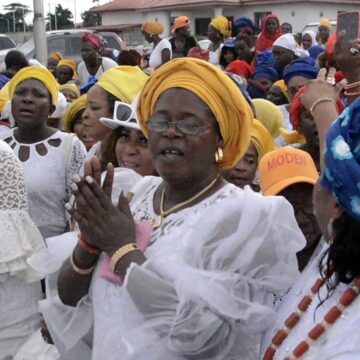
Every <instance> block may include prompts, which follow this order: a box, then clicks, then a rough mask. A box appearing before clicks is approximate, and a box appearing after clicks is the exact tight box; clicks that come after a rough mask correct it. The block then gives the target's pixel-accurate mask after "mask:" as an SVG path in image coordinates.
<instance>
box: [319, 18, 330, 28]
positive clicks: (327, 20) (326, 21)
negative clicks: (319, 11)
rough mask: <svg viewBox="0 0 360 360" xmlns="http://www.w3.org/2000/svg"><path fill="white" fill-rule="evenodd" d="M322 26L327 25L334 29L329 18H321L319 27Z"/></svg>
mask: <svg viewBox="0 0 360 360" xmlns="http://www.w3.org/2000/svg"><path fill="white" fill-rule="evenodd" d="M320 26H326V27H327V28H329V29H330V30H331V29H332V25H331V22H330V20H329V19H321V21H320V23H319V27H320Z"/></svg>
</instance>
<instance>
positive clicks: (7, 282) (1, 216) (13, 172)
mask: <svg viewBox="0 0 360 360" xmlns="http://www.w3.org/2000/svg"><path fill="white" fill-rule="evenodd" d="M27 209H28V208H27V194H26V188H25V180H24V174H23V170H22V166H21V164H20V162H19V160H18V159H17V158H16V157H15V155H14V153H13V152H12V150H11V148H10V147H9V146H8V145H7V144H5V143H4V142H3V141H0V359H12V356H13V355H14V354H15V353H16V351H17V349H18V348H19V347H20V346H21V345H22V344H23V343H24V342H25V341H26V340H27V338H28V337H29V336H30V334H31V333H32V332H33V331H34V330H35V329H36V328H38V327H39V326H40V316H39V314H38V307H37V302H38V300H40V298H41V287H40V279H41V274H39V273H37V272H36V271H34V270H33V269H31V268H30V267H29V266H28V265H27V263H26V259H27V257H28V256H30V255H32V254H33V253H35V252H36V251H39V250H40V249H42V248H44V246H45V243H44V241H43V239H42V237H41V235H40V232H39V230H38V229H37V227H36V225H35V224H34V223H33V222H32V221H31V219H30V217H29V214H28V212H27Z"/></svg>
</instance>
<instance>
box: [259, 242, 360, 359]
mask: <svg viewBox="0 0 360 360" xmlns="http://www.w3.org/2000/svg"><path fill="white" fill-rule="evenodd" d="M327 247H328V245H327V244H324V246H323V251H321V252H320V254H319V255H318V256H317V258H315V259H313V260H312V261H311V263H310V264H308V266H307V267H306V269H305V270H304V271H303V272H302V274H301V277H300V278H299V280H298V281H297V282H296V284H295V285H294V286H293V288H292V289H291V291H290V292H289V294H288V295H286V296H285V298H284V299H283V302H282V305H281V306H280V308H279V310H278V316H277V318H276V323H275V326H274V327H273V329H272V330H270V331H268V333H267V335H266V337H265V338H264V342H263V344H262V348H263V351H265V349H266V348H267V347H268V346H269V345H270V344H271V339H272V338H273V336H274V335H275V333H276V332H277V330H279V329H280V328H281V327H283V325H284V321H285V320H286V318H287V317H288V316H289V315H290V314H291V313H292V312H294V311H295V310H296V307H297V305H298V304H299V302H300V301H301V299H302V298H303V297H304V296H305V295H309V293H310V288H311V287H312V286H313V285H314V283H315V281H316V279H318V278H319V276H320V275H319V262H320V260H321V258H322V257H323V254H324V251H325V250H326V248H327ZM349 286H351V284H349V285H347V284H339V285H338V286H337V287H336V289H335V291H334V293H333V294H332V295H331V296H330V298H329V299H328V300H326V301H325V302H324V303H323V304H322V305H321V306H319V304H320V301H321V300H324V299H325V298H326V297H327V289H326V286H322V288H321V289H320V298H319V297H318V296H315V298H314V300H313V301H312V303H311V305H310V306H309V308H308V310H307V311H306V312H305V313H304V314H303V315H302V317H301V319H300V321H299V323H298V324H297V325H296V326H295V327H294V329H293V330H291V332H290V333H289V335H288V337H287V338H286V339H285V341H284V342H283V343H282V345H281V346H280V348H279V350H278V351H277V353H276V355H275V357H274V360H283V359H285V358H286V357H287V356H289V355H290V354H291V352H292V351H293V350H294V349H295V347H296V346H297V345H298V344H299V343H300V342H301V341H303V340H305V339H306V337H307V334H308V333H309V331H310V330H311V329H312V328H313V327H314V326H315V325H316V324H318V323H320V322H321V321H322V320H323V318H324V315H325V314H326V313H327V312H328V311H329V310H330V309H331V308H332V307H333V306H335V305H336V304H337V303H338V301H339V300H340V298H341V296H342V295H343V293H344V291H345V290H346V289H347V288H348V287H349ZM359 329H360V298H359V297H358V298H356V299H355V300H354V302H353V303H352V304H351V305H350V306H348V307H347V308H346V310H345V311H344V313H343V315H341V316H340V318H339V319H338V320H337V321H336V322H335V323H334V324H333V325H331V326H330V327H329V328H328V329H327V330H326V332H325V333H324V334H322V335H321V336H320V338H319V339H318V340H317V341H315V342H313V343H312V344H311V346H310V349H309V350H308V351H307V352H306V353H305V354H304V355H303V356H302V357H301V360H319V359H321V360H330V359H331V360H358V359H360V331H359Z"/></svg>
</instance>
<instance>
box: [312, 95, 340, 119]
mask: <svg viewBox="0 0 360 360" xmlns="http://www.w3.org/2000/svg"><path fill="white" fill-rule="evenodd" d="M323 102H332V103H333V104H334V105H335V106H336V102H335V100H334V99H332V98H330V97H323V98H320V99H317V100H316V101H315V102H314V103H313V104H312V105H311V106H310V110H309V111H310V114H311V115H312V116H313V117H314V110H315V108H316V107H317V106H318V105H319V104H321V103H323Z"/></svg>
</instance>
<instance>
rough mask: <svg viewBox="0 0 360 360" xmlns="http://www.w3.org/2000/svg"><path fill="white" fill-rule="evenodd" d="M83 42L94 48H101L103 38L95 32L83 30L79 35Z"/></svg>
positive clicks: (102, 46)
mask: <svg viewBox="0 0 360 360" xmlns="http://www.w3.org/2000/svg"><path fill="white" fill-rule="evenodd" d="M81 41H82V42H83V43H90V44H91V45H92V46H93V47H94V48H95V49H97V50H102V49H103V48H104V41H103V39H102V38H101V37H100V36H99V35H98V34H95V33H90V32H85V33H83V34H82V36H81Z"/></svg>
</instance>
